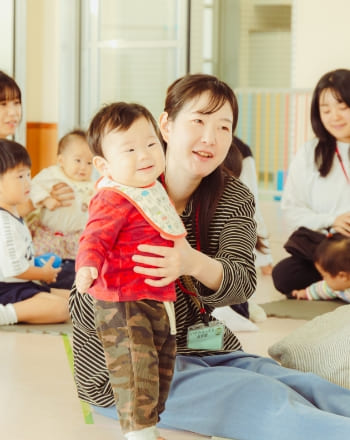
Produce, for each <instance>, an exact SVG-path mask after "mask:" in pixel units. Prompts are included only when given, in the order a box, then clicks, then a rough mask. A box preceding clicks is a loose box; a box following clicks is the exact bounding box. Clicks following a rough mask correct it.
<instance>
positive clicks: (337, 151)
mask: <svg viewBox="0 0 350 440" xmlns="http://www.w3.org/2000/svg"><path fill="white" fill-rule="evenodd" d="M335 154H336V155H337V158H338V160H339V163H340V166H341V169H342V170H343V173H344V176H345V179H346V181H347V182H348V183H350V178H349V175H348V173H347V172H346V169H345V166H344V162H343V159H342V157H341V155H340V152H339V149H338V145H337V146H336V148H335Z"/></svg>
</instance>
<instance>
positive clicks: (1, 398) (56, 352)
mask: <svg viewBox="0 0 350 440" xmlns="http://www.w3.org/2000/svg"><path fill="white" fill-rule="evenodd" d="M261 208H262V210H263V214H264V217H265V221H266V223H267V225H268V228H269V231H270V235H271V247H272V253H273V255H274V258H275V261H278V259H280V258H281V257H282V256H283V255H284V252H283V250H282V243H283V242H284V238H285V236H284V230H285V229H284V226H283V223H282V222H281V217H280V212H279V203H278V202H274V201H272V202H268V201H267V202H262V203H261ZM281 297H282V295H280V294H279V293H278V292H276V291H275V289H274V288H273V286H272V281H271V278H270V277H262V276H261V275H260V274H259V280H258V289H257V292H256V294H255V296H254V300H255V302H257V303H263V302H268V301H272V300H275V299H279V298H281ZM303 322H304V321H301V320H291V319H289V320H287V319H276V318H268V319H267V320H266V321H264V322H262V323H260V324H258V326H259V331H257V332H240V333H237V335H238V337H239V338H240V340H241V341H242V343H243V346H244V349H245V351H247V352H251V353H257V354H261V355H267V347H268V346H270V345H271V344H272V343H274V342H275V341H277V340H278V339H280V338H281V337H283V336H284V335H286V334H287V333H289V332H290V331H292V330H293V329H295V328H297V327H298V326H300V325H301V324H303ZM0 352H1V362H0V378H1V379H0V380H1V382H0V420H1V424H0V432H1V438H2V439H7V440H73V439H74V440H75V439H77V440H78V439H79V440H101V439H103V440H121V439H122V438H123V436H122V434H121V431H120V429H119V426H118V424H117V423H116V422H114V421H113V420H110V419H107V418H105V417H102V416H99V415H96V414H93V421H94V423H93V424H87V423H86V422H85V417H84V414H83V409H82V407H81V403H80V401H79V400H78V398H77V396H76V392H75V386H74V382H73V377H72V372H71V369H70V365H69V362H68V358H67V354H66V347H65V344H64V338H63V337H62V336H53V335H41V334H33V333H27V334H21V333H7V332H1V328H0ZM162 434H163V435H164V437H166V438H167V440H196V439H203V438H205V437H202V436H198V435H195V434H191V433H187V432H177V431H171V432H170V431H162Z"/></svg>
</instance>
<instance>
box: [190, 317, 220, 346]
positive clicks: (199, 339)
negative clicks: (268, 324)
mask: <svg viewBox="0 0 350 440" xmlns="http://www.w3.org/2000/svg"><path fill="white" fill-rule="evenodd" d="M224 334H225V324H224V323H222V322H220V321H210V322H209V323H208V325H205V324H198V325H193V326H191V327H189V328H188V331H187V348H192V349H194V350H221V349H222V348H223V343H224Z"/></svg>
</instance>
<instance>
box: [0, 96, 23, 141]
mask: <svg viewBox="0 0 350 440" xmlns="http://www.w3.org/2000/svg"><path fill="white" fill-rule="evenodd" d="M21 116H22V104H21V101H20V100H19V99H9V100H4V101H0V137H1V138H6V137H7V136H10V135H13V134H15V131H16V128H17V126H18V124H19V123H20V120H21Z"/></svg>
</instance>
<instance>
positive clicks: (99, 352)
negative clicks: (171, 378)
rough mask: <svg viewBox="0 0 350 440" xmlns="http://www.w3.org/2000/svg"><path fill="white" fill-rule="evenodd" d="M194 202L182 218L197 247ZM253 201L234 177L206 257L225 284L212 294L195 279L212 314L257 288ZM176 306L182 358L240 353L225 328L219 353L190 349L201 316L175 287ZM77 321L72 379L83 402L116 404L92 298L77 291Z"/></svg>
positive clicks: (72, 309)
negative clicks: (190, 333)
mask: <svg viewBox="0 0 350 440" xmlns="http://www.w3.org/2000/svg"><path fill="white" fill-rule="evenodd" d="M191 212H192V202H191V201H190V202H189V204H188V206H187V207H186V210H185V212H184V213H183V215H182V220H183V222H184V224H185V227H186V229H187V232H188V235H187V239H188V241H189V243H190V244H191V246H193V247H195V246H196V234H195V224H194V222H193V221H192V216H191ZM253 215H254V198H253V195H252V194H251V193H250V192H249V190H248V189H247V187H246V186H244V185H243V183H241V182H240V181H239V180H237V179H234V178H230V179H229V180H228V181H227V184H226V187H225V190H224V192H223V194H222V196H221V199H220V201H219V203H218V206H217V209H216V212H215V214H214V217H213V219H212V222H211V225H210V228H209V250H208V255H209V256H211V257H213V258H216V259H217V260H219V261H220V262H221V263H222V265H223V269H224V271H223V280H222V283H221V286H220V288H219V289H218V290H217V291H216V292H214V291H212V290H210V289H208V288H206V287H205V286H204V285H202V284H201V283H199V282H198V281H197V280H193V283H194V285H195V287H196V290H197V292H198V294H199V295H200V297H201V300H202V302H203V304H204V305H205V307H206V309H207V310H208V311H211V310H213V309H214V308H215V307H220V306H225V305H230V304H239V303H242V302H245V301H246V300H247V299H248V298H249V297H250V296H251V295H252V294H253V293H254V290H255V286H256V272H255V266H254V256H253V250H254V247H255V243H256V225H255V222H254V220H253ZM176 290H177V300H176V303H175V312H176V327H177V335H176V340H177V353H178V354H181V355H198V356H204V355H213V354H218V353H227V352H231V351H235V350H239V349H241V345H240V342H239V341H238V339H237V338H236V336H235V335H234V334H233V333H232V332H230V331H229V330H228V329H226V333H225V337H224V349H223V350H221V351H207V350H193V349H188V348H187V347H186V342H187V329H188V327H190V326H192V325H195V324H199V323H201V322H202V318H201V314H200V312H199V309H198V307H197V305H196V304H195V302H194V301H193V299H192V297H191V296H190V295H188V294H186V293H184V292H182V291H181V289H179V288H178V287H177V289H176ZM70 313H71V317H72V322H73V353H74V376H75V382H76V385H77V389H78V395H79V397H80V398H81V399H83V400H85V401H87V402H90V403H92V404H95V405H98V406H111V405H114V403H115V402H114V397H113V393H112V388H111V386H110V383H109V379H108V371H107V369H106V365H105V358H104V352H103V349H102V345H101V343H100V341H99V339H98V337H97V334H96V330H95V323H94V313H93V307H92V299H91V297H90V296H89V295H87V294H84V295H82V294H80V293H78V292H77V291H76V290H75V289H73V290H72V292H71V296H70Z"/></svg>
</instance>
